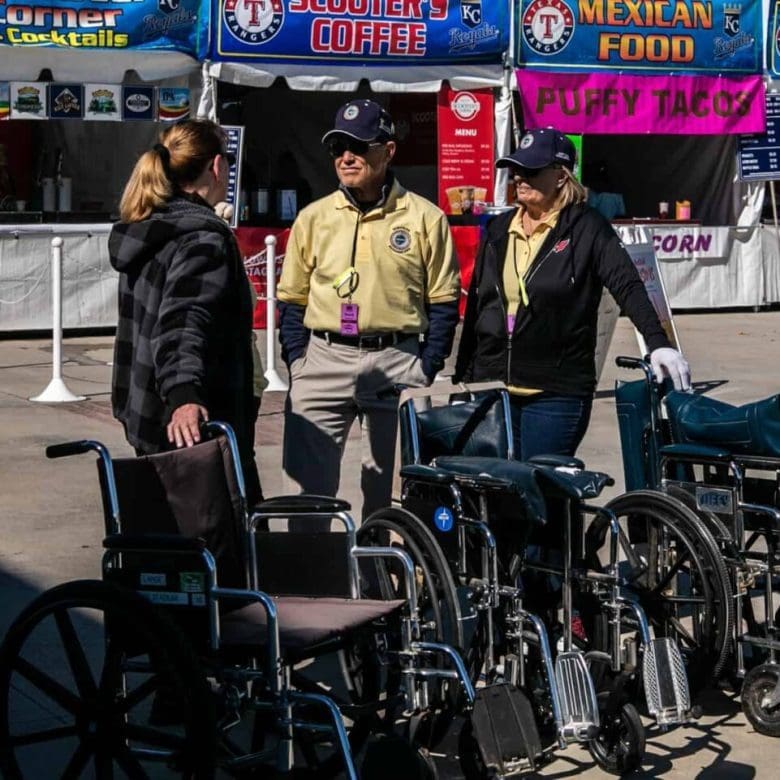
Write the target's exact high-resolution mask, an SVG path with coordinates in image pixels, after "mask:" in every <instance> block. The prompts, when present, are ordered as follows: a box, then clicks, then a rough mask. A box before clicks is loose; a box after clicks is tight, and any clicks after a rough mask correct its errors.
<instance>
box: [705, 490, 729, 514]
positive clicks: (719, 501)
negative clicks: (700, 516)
mask: <svg viewBox="0 0 780 780" xmlns="http://www.w3.org/2000/svg"><path fill="white" fill-rule="evenodd" d="M696 508H697V509H703V510H705V511H708V512H715V513H716V514H719V515H733V514H734V498H733V494H732V492H731V491H730V490H718V489H717V488H711V487H697V488H696Z"/></svg>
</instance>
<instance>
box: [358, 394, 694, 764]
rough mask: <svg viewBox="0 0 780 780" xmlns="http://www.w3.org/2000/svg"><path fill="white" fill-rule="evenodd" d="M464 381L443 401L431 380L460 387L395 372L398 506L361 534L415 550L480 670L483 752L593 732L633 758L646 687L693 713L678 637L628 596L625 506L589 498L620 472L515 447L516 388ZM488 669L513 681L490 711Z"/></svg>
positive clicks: (502, 752) (426, 626)
mask: <svg viewBox="0 0 780 780" xmlns="http://www.w3.org/2000/svg"><path fill="white" fill-rule="evenodd" d="M460 389H465V390H466V391H467V393H468V400H466V401H465V402H462V403H451V404H450V403H448V404H445V405H440V406H434V405H431V403H430V401H431V396H435V395H436V394H441V393H449V392H453V390H458V388H453V387H451V386H450V387H449V388H448V389H445V390H439V389H438V388H436V387H434V388H431V389H416V390H411V389H406V390H402V391H401V389H400V388H399V391H401V392H400V404H399V414H400V431H401V461H402V467H401V470H400V476H401V479H402V485H401V505H402V508H401V509H397V508H395V509H390V510H383V511H380V512H377V513H375V514H374V515H372V516H371V517H369V518H368V519H367V520H366V522H365V523H364V524H363V526H362V527H361V529H360V531H359V533H358V539H359V541H360V543H361V544H362V545H366V546H370V545H372V544H383V543H384V542H385V541H386V539H387V535H388V534H389V535H390V538H392V539H395V540H396V542H397V543H398V544H399V545H400V546H402V548H403V549H405V550H406V551H407V552H408V553H409V555H410V556H411V557H412V559H413V561H414V563H415V567H416V570H417V572H418V574H417V576H418V580H419V584H420V589H419V593H418V596H419V598H420V599H421V601H420V608H421V614H422V621H423V623H422V625H423V630H424V631H425V630H428V631H431V632H433V633H434V634H435V638H436V639H438V640H439V641H445V642H448V643H450V644H452V645H454V646H455V647H456V648H457V649H458V650H459V651H460V652H461V653H462V655H463V658H464V661H465V663H466V666H467V668H468V671H469V674H470V675H471V678H472V680H473V681H474V683H475V685H477V702H476V703H475V711H474V717H473V718H472V720H471V723H470V724H469V726H470V728H471V729H472V734H471V736H472V738H473V739H475V740H476V741H477V742H478V744H479V745H480V747H481V757H482V759H483V762H484V763H485V765H487V766H489V767H491V768H492V770H493V771H495V772H496V773H497V774H499V775H501V776H509V775H511V774H513V773H519V772H521V771H524V770H526V769H529V768H530V769H533V768H535V767H538V766H539V765H540V764H542V763H544V762H545V761H547V760H548V759H549V758H551V757H552V755H553V754H554V753H555V751H556V750H558V749H560V748H564V747H565V746H566V745H567V744H570V743H572V742H585V743H587V745H588V747H589V749H590V752H591V754H592V755H593V757H594V759H595V760H596V762H597V763H598V764H599V765H600V766H602V767H603V768H605V769H607V770H608V771H612V772H617V773H622V772H625V771H630V770H632V769H635V768H636V767H637V766H638V765H639V764H640V763H641V759H642V755H643V752H644V739H645V734H644V728H643V725H642V722H641V719H640V717H639V714H638V712H637V709H636V707H635V705H634V702H635V701H636V699H637V696H638V692H639V691H640V689H641V688H644V692H645V696H646V703H647V708H648V711H649V713H650V714H651V715H652V716H653V717H655V719H656V720H657V722H658V724H660V725H661V726H662V727H667V726H670V725H674V724H677V723H682V722H685V721H686V720H688V719H689V718H690V717H691V706H690V701H689V694H688V688H687V679H686V676H685V671H684V668H683V664H682V659H681V657H680V654H679V650H678V648H677V646H676V645H675V644H674V643H673V642H672V641H671V640H668V639H665V638H661V637H659V638H656V639H654V638H652V637H651V635H650V630H649V627H648V624H647V621H646V619H645V616H644V613H643V611H642V609H641V608H640V607H639V605H637V604H636V603H635V602H634V601H632V600H630V599H626V598H624V596H623V593H622V582H621V580H620V577H619V576H618V574H617V568H616V567H617V558H616V556H617V549H618V535H619V528H618V526H617V523H616V521H615V518H614V517H613V515H612V514H611V513H610V512H609V511H608V510H604V509H601V508H598V507H593V506H591V505H589V504H588V503H587V502H588V501H589V500H591V499H592V498H596V497H597V496H598V495H599V494H600V492H601V491H602V490H603V488H604V487H605V486H606V485H608V484H611V482H612V480H611V478H610V477H608V476H607V475H606V474H602V473H599V472H593V471H586V470H585V469H584V467H583V464H582V462H581V461H579V460H578V459H576V458H561V457H556V456H543V457H538V458H533V459H532V460H531V461H529V462H527V463H521V462H517V461H515V460H513V440H512V427H511V421H510V416H509V400H508V394H507V392H506V388H505V387H504V386H503V385H501V384H498V383H489V384H483V385H475V386H473V387H471V388H463V387H461V388H460ZM588 515H590V516H595V517H598V518H601V519H602V520H603V521H604V522H605V523H606V525H607V527H608V528H609V529H610V532H611V533H612V536H611V544H612V548H613V550H614V551H615V555H614V556H613V557H612V558H608V560H607V567H606V572H604V571H602V567H601V564H599V567H598V568H597V569H591V570H590V571H588V570H586V568H585V566H584V560H583V555H584V553H583V549H582V548H583V538H584V537H583V532H584V524H585V517H586V516H588ZM556 551H557V552H556ZM379 567H380V568H386V566H385V564H384V562H382V563H380V564H379ZM374 595H376V594H374ZM384 595H385V596H391V595H392V588H387V589H385V591H384ZM561 599H562V605H563V617H562V621H558V607H559V602H560V600H561ZM575 603H576V606H577V608H578V610H579V611H580V613H581V614H583V616H585V614H586V613H592V614H594V615H597V616H599V618H600V619H601V622H602V623H603V625H604V627H605V628H606V629H607V639H609V640H610V641H609V642H608V643H607V644H606V645H605V650H606V652H591V651H590V650H591V648H590V647H589V646H588V644H587V642H584V641H581V640H576V639H575V637H574V636H573V635H572V629H571V626H572V617H573V616H574V611H573V609H574V605H575ZM588 622H592V621H588ZM480 681H486V682H489V683H495V682H499V683H503V686H504V687H503V688H498V687H495V688H493V689H491V691H490V695H491V696H493V697H499V696H502V697H503V698H504V699H505V701H504V703H503V705H502V706H504V709H505V713H506V714H505V717H504V718H503V720H502V721H501V722H498V721H495V720H493V721H491V722H488V719H487V718H482V717H480V703H481V702H480V698H481V691H480V689H479V682H480ZM497 706H499V705H497Z"/></svg>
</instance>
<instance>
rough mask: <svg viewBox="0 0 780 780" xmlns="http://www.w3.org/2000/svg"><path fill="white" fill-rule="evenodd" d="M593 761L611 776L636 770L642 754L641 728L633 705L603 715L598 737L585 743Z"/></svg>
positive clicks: (643, 734) (642, 735) (643, 740)
mask: <svg viewBox="0 0 780 780" xmlns="http://www.w3.org/2000/svg"><path fill="white" fill-rule="evenodd" d="M588 750H589V751H590V754H591V755H592V756H593V759H594V761H595V762H596V763H597V764H598V765H599V766H600V767H601V768H602V769H603V770H604V771H605V772H609V773H610V774H613V775H622V774H628V773H629V772H633V771H634V770H636V769H638V768H639V767H640V766H641V764H642V758H643V757H644V755H645V727H644V726H643V725H642V719H641V718H640V717H639V713H638V712H637V711H636V707H634V705H633V704H624V705H623V706H622V707H621V708H620V709H619V710H618V711H617V712H615V713H613V714H612V715H608V716H606V717H605V718H604V719H603V721H602V723H601V728H600V730H599V735H598V736H597V737H596V738H595V739H593V740H591V741H590V742H589V743H588Z"/></svg>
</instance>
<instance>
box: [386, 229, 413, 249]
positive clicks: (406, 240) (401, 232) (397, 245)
mask: <svg viewBox="0 0 780 780" xmlns="http://www.w3.org/2000/svg"><path fill="white" fill-rule="evenodd" d="M411 245H412V234H411V233H410V232H409V231H408V230H407V229H406V228H396V229H395V230H394V231H393V232H392V233H391V234H390V248H391V249H393V250H395V251H396V252H406V250H407V249H409V247H410V246H411Z"/></svg>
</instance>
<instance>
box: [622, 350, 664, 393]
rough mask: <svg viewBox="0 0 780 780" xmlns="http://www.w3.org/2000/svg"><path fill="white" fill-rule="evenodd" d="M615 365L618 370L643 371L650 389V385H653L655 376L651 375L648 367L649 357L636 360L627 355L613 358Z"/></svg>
mask: <svg viewBox="0 0 780 780" xmlns="http://www.w3.org/2000/svg"><path fill="white" fill-rule="evenodd" d="M615 365H616V366H618V368H630V369H637V370H639V371H644V372H645V379H646V380H647V382H648V383H649V384H650V386H651V387H652V385H653V384H654V383H655V374H654V373H653V369H652V367H651V366H650V359H649V357H645V358H636V357H629V356H628V355H618V357H616V358H615Z"/></svg>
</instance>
